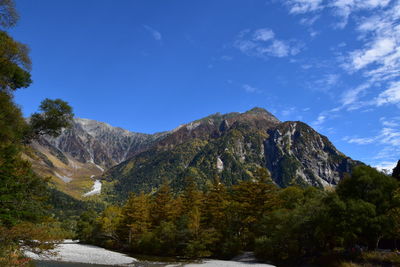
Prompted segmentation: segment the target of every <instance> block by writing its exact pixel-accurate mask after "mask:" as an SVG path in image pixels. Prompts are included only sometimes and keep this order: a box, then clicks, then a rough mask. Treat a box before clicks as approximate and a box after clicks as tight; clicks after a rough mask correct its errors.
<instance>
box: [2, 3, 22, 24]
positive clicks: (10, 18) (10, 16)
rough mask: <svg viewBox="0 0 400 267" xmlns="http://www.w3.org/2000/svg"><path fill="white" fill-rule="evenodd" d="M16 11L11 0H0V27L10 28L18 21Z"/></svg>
mask: <svg viewBox="0 0 400 267" xmlns="http://www.w3.org/2000/svg"><path fill="white" fill-rule="evenodd" d="M18 18H19V16H18V13H17V10H16V9H15V3H14V1H13V0H0V27H3V28H10V27H13V26H15V24H16V23H17V21H18Z"/></svg>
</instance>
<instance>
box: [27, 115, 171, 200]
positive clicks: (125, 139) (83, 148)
mask: <svg viewBox="0 0 400 267" xmlns="http://www.w3.org/2000/svg"><path fill="white" fill-rule="evenodd" d="M164 135H167V133H159V134H155V135H150V134H142V133H134V132H129V131H127V130H124V129H121V128H117V127H112V126H110V125H108V124H106V123H102V122H97V121H94V120H88V119H79V118H78V119H75V120H74V123H73V126H72V127H71V128H70V129H66V130H64V131H63V132H62V134H61V135H60V136H59V137H57V138H51V137H47V136H45V137H42V138H40V139H39V140H38V141H35V142H33V143H32V144H31V148H32V149H31V151H30V153H27V154H26V157H27V158H28V159H29V160H30V161H31V162H32V164H33V167H34V169H35V170H36V171H37V172H38V173H40V174H41V175H43V176H49V177H51V181H52V183H53V184H54V185H55V187H56V188H58V189H60V190H61V191H63V192H65V193H68V194H69V195H72V196H74V197H75V198H80V197H81V196H82V195H83V194H84V193H85V192H87V191H89V190H90V188H91V187H92V185H93V182H94V177H95V176H99V175H101V174H102V173H103V171H104V170H105V169H107V168H110V167H112V166H114V165H116V164H118V163H120V162H122V161H124V160H126V159H127V158H129V157H132V156H134V155H135V154H137V153H139V152H140V151H144V150H146V149H147V148H149V147H151V146H152V145H153V144H154V143H155V142H156V141H157V140H158V139H159V138H161V137H163V136H164Z"/></svg>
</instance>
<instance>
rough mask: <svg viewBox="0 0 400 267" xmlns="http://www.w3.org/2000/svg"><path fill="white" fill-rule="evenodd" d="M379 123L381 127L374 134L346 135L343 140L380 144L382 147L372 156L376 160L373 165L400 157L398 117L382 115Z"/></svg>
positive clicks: (399, 124)
mask: <svg viewBox="0 0 400 267" xmlns="http://www.w3.org/2000/svg"><path fill="white" fill-rule="evenodd" d="M380 123H381V124H382V128H381V130H380V131H379V133H378V134H377V135H375V136H369V137H358V136H353V137H349V136H347V137H345V138H343V140H344V141H346V142H348V143H350V144H357V145H367V144H377V145H380V146H382V149H381V150H380V151H379V152H378V153H377V154H376V156H375V157H374V160H375V161H376V162H377V163H376V164H375V165H382V163H383V162H386V163H389V162H390V164H393V163H394V162H396V161H397V160H398V159H399V158H400V117H393V118H386V117H382V118H380ZM382 160H383V161H382Z"/></svg>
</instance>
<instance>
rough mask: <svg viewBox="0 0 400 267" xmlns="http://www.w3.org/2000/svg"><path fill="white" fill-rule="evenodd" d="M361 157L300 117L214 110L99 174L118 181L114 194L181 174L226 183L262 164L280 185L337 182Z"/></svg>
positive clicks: (177, 181)
mask: <svg viewBox="0 0 400 267" xmlns="http://www.w3.org/2000/svg"><path fill="white" fill-rule="evenodd" d="M357 164H359V162H356V161H353V160H351V159H350V158H348V157H346V156H345V155H343V154H342V153H340V152H339V151H338V150H337V149H336V148H335V147H334V146H333V145H332V143H331V142H330V141H329V140H328V139H327V138H326V137H325V136H322V135H320V134H318V133H317V132H316V131H315V130H313V129H312V128H311V127H309V126H308V125H306V124H304V123H302V122H283V123H282V122H280V121H279V120H278V119H276V118H275V117H274V116H273V115H272V114H270V113H269V112H267V111H266V110H263V109H260V108H255V109H252V110H250V111H248V112H245V113H228V114H214V115H211V116H209V117H206V118H204V119H201V120H198V121H194V122H191V123H189V124H185V125H182V126H180V127H178V128H177V129H175V130H173V131H171V132H170V133H169V134H168V135H167V136H165V137H164V138H162V139H161V140H160V141H159V142H157V143H156V145H155V146H154V147H152V148H150V149H148V150H146V151H144V152H142V153H138V154H136V155H135V156H133V157H132V158H130V159H129V160H127V161H124V162H122V163H121V164H119V165H117V166H115V167H113V168H111V169H110V170H109V171H107V172H106V173H105V174H104V175H103V177H104V178H105V179H107V180H108V181H116V183H115V184H114V187H113V189H112V190H111V191H114V192H117V193H116V194H118V197H124V196H126V194H127V192H129V191H136V192H139V191H141V190H144V191H151V190H154V189H155V188H157V187H158V186H159V185H160V184H161V183H162V181H163V180H164V179H167V180H170V181H171V185H172V186H173V187H174V188H175V189H177V190H179V189H180V188H181V187H182V184H184V182H183V181H184V179H186V178H187V177H189V176H191V177H194V178H196V180H197V181H198V184H199V185H200V186H206V185H207V184H210V183H211V181H212V180H213V178H214V177H215V176H219V177H220V179H221V181H222V182H224V183H225V184H227V185H232V184H235V183H238V182H239V181H241V180H248V179H253V178H254V175H253V174H254V173H255V172H256V171H257V169H258V168H260V167H263V168H266V169H267V170H268V171H269V172H270V175H271V178H272V180H273V181H274V182H275V183H276V184H277V185H279V186H282V187H285V186H288V185H292V184H299V185H313V186H317V187H327V186H334V185H336V184H337V183H338V182H339V181H340V179H341V178H342V177H343V176H344V174H345V173H346V172H349V171H350V170H351V168H352V167H353V166H355V165H357Z"/></svg>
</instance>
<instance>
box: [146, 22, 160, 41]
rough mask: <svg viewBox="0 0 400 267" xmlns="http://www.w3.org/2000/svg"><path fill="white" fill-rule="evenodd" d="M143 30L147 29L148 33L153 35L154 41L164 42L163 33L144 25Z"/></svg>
mask: <svg viewBox="0 0 400 267" xmlns="http://www.w3.org/2000/svg"><path fill="white" fill-rule="evenodd" d="M143 28H145V29H146V31H148V32H149V33H150V34H151V35H152V37H153V38H154V40H156V41H161V40H162V35H161V33H160V32H159V31H157V30H156V29H154V28H152V27H150V26H149V25H143Z"/></svg>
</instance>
